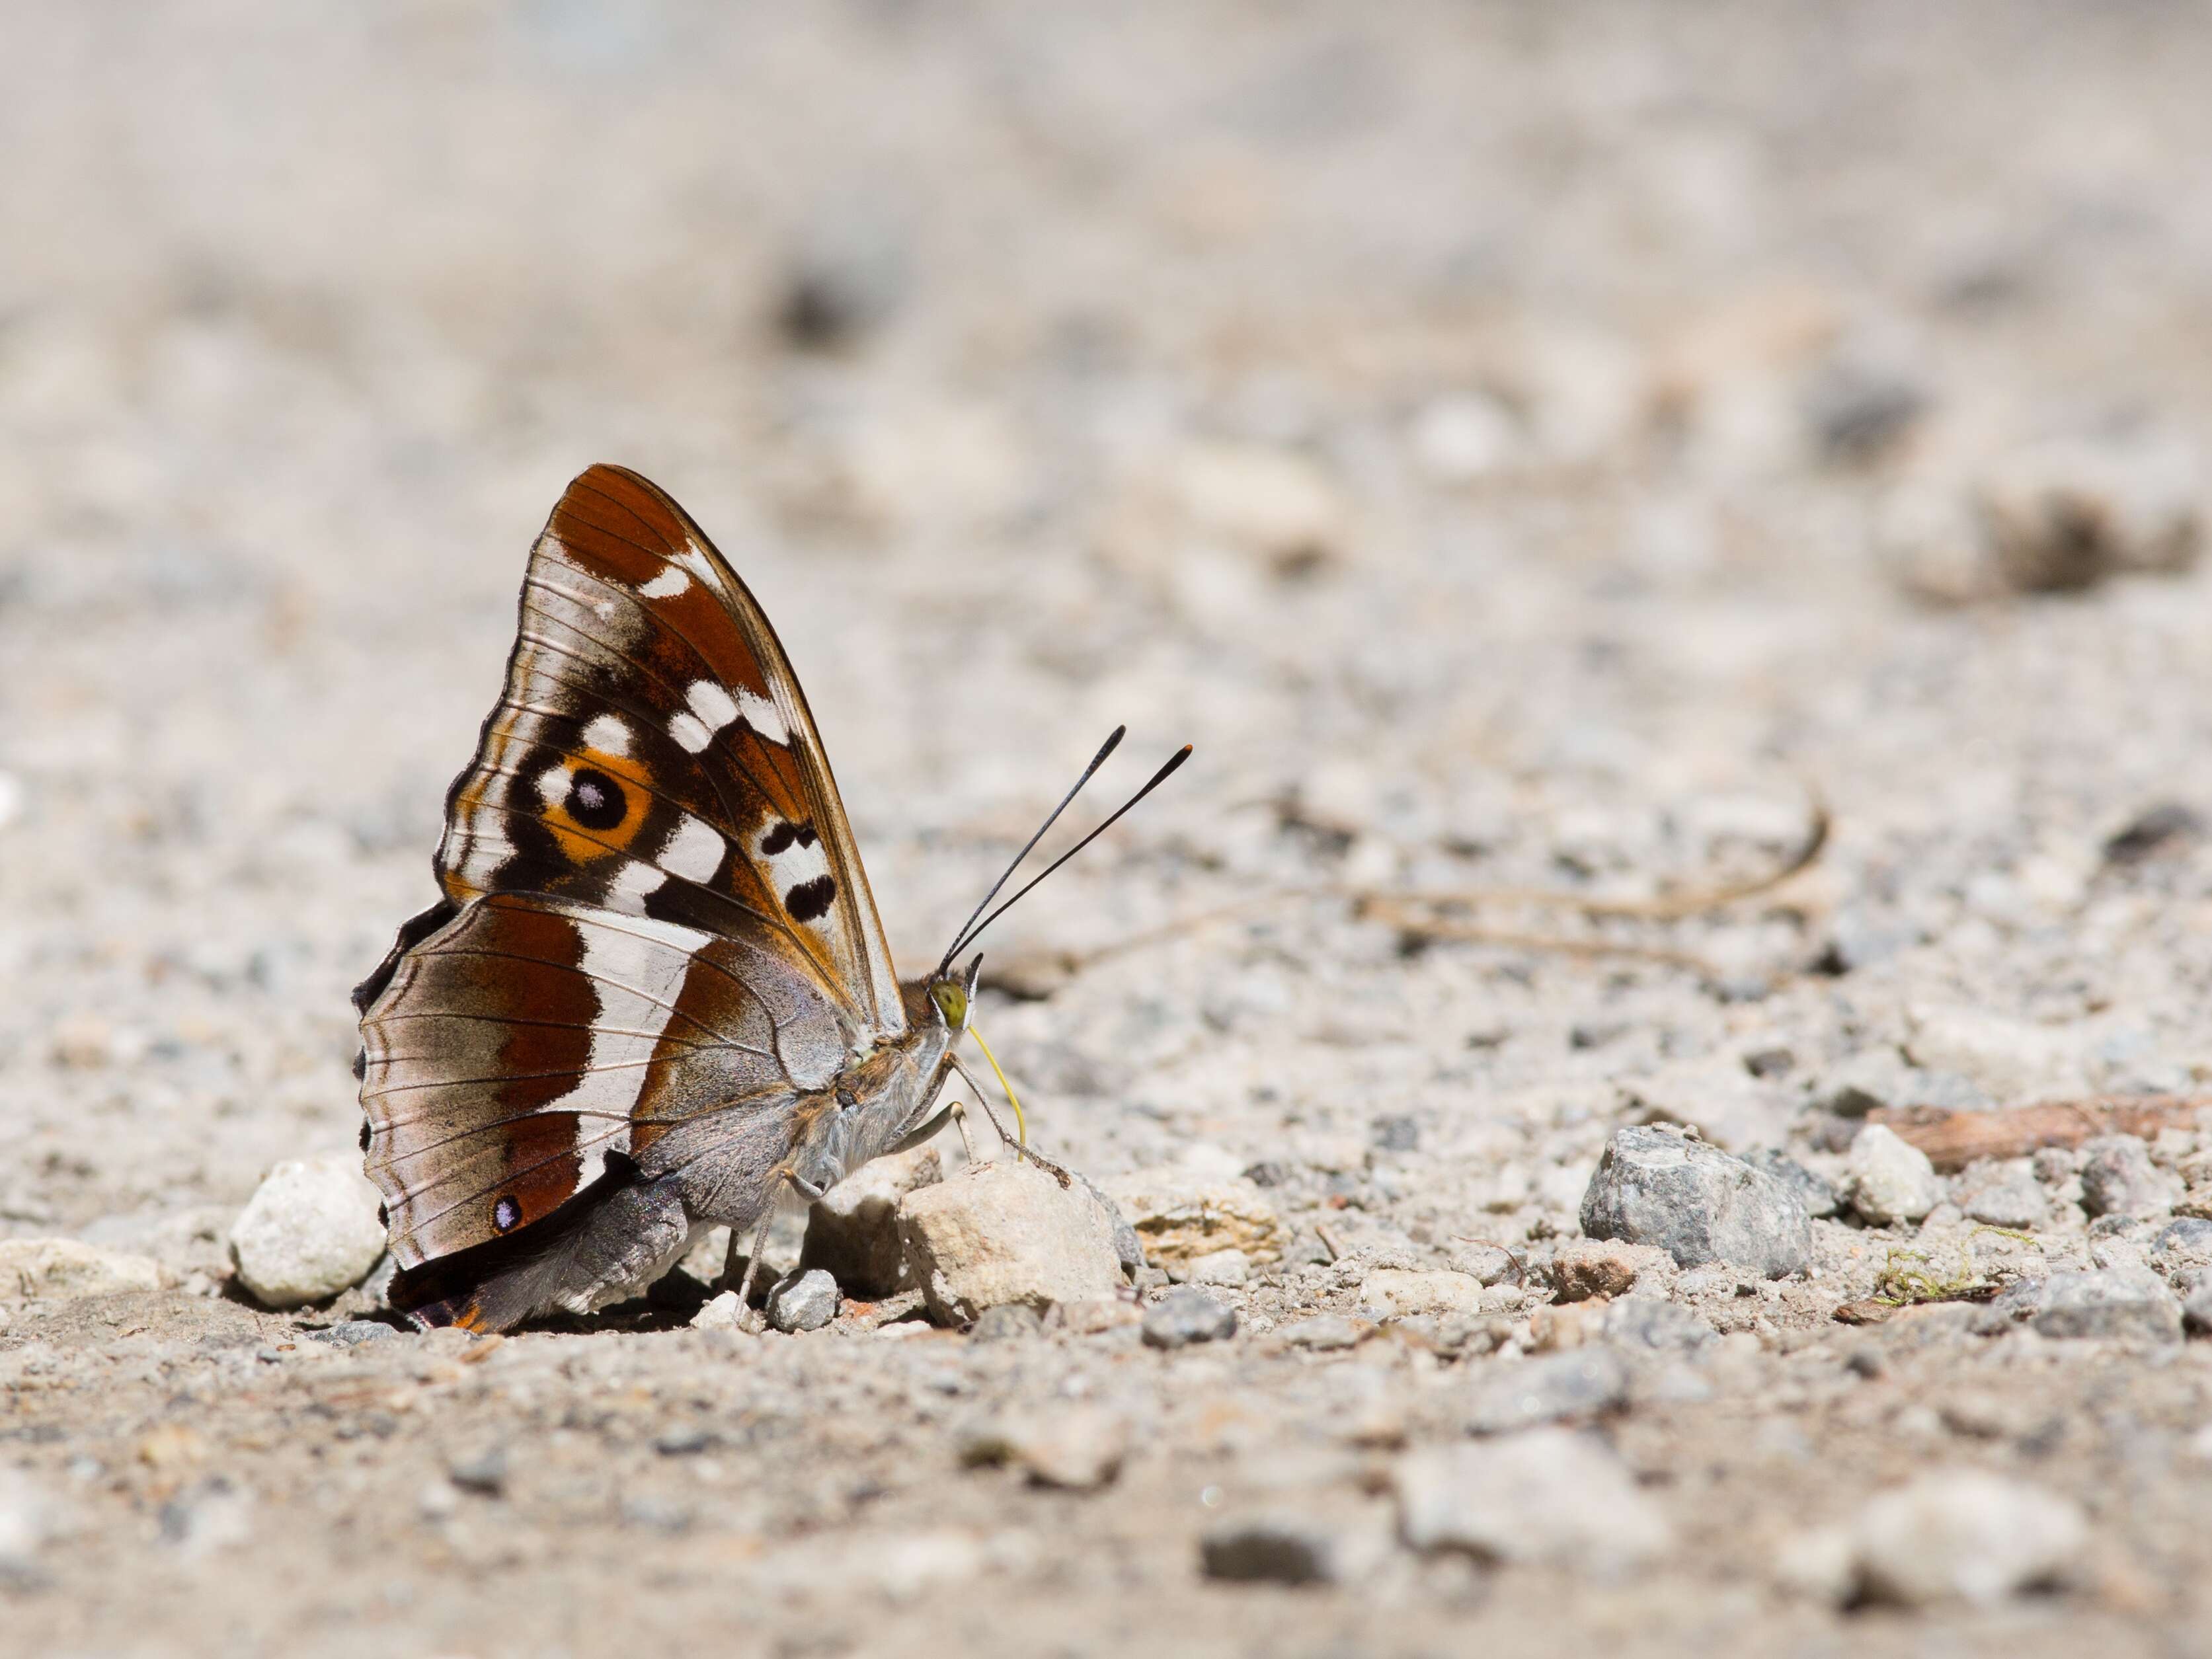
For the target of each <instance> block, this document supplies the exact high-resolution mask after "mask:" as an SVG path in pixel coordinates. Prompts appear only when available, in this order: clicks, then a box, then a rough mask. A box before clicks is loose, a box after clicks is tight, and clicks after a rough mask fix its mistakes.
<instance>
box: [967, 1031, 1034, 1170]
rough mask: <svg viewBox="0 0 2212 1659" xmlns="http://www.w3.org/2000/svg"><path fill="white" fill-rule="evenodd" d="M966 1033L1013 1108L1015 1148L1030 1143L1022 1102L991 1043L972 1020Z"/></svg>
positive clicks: (1008, 1103)
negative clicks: (984, 1037) (989, 1064)
mask: <svg viewBox="0 0 2212 1659" xmlns="http://www.w3.org/2000/svg"><path fill="white" fill-rule="evenodd" d="M968 1035H969V1036H971V1037H974V1038H975V1046H976V1047H977V1048H981V1050H982V1051H983V1058H984V1059H986V1060H989V1061H990V1062H991V1075H992V1076H994V1077H995V1078H997V1079H999V1087H1000V1088H1001V1089H1003V1090H1005V1091H1006V1104H1007V1105H1009V1106H1011V1107H1012V1108H1013V1109H1014V1146H1016V1148H1017V1149H1019V1148H1023V1147H1026V1146H1028V1145H1029V1144H1030V1126H1029V1125H1028V1124H1027V1123H1026V1122H1025V1121H1023V1118H1022V1103H1021V1102H1020V1101H1019V1100H1018V1099H1017V1098H1016V1097H1015V1095H1014V1085H1012V1084H1011V1083H1009V1082H1007V1081H1006V1072H1005V1071H1004V1070H1003V1069H1002V1068H1001V1067H1000V1065H999V1057H998V1055H996V1054H993V1053H992V1052H991V1045H990V1044H989V1043H987V1042H984V1041H983V1034H982V1033H981V1031H979V1030H976V1029H975V1022H974V1021H973V1020H970V1021H969V1024H968Z"/></svg>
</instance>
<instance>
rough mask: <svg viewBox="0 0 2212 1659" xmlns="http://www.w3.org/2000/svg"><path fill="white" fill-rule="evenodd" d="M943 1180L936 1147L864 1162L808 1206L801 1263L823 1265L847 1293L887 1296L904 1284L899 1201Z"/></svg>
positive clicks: (859, 1295) (903, 1255)
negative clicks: (909, 1194)
mask: <svg viewBox="0 0 2212 1659" xmlns="http://www.w3.org/2000/svg"><path fill="white" fill-rule="evenodd" d="M943 1179H944V1167H943V1165H942V1164H941V1163H940V1162H939V1158H938V1156H937V1149H936V1148H935V1147H934V1146H917V1147H915V1149H914V1150H913V1151H912V1152H900V1153H897V1154H896V1155H894V1156H892V1157H890V1158H877V1159H875V1160H874V1161H873V1162H872V1163H868V1164H862V1165H861V1166H860V1168H859V1169H857V1170H854V1171H853V1173H852V1174H850V1175H848V1176H846V1177H845V1178H844V1179H843V1180H842V1181H841V1182H838V1183H837V1184H836V1186H834V1187H832V1188H830V1189H829V1191H828V1192H826V1193H824V1194H822V1196H821V1197H820V1198H818V1199H817V1200H815V1201H814V1202H813V1204H811V1206H808V1209H807V1212H806V1242H805V1244H803V1245H802V1246H801V1247H800V1249H799V1266H800V1267H802V1268H805V1267H819V1268H821V1269H822V1270H823V1272H824V1273H828V1274H829V1275H830V1277H832V1278H833V1279H836V1281H837V1283H838V1285H840V1286H841V1287H842V1289H843V1290H844V1291H846V1293H847V1294H848V1295H851V1296H856V1297H870V1298H873V1297H886V1296H892V1295H896V1293H897V1292H898V1291H902V1290H904V1289H906V1288H908V1286H907V1283H906V1253H905V1247H904V1246H903V1245H902V1244H901V1243H900V1242H899V1229H898V1212H899V1204H900V1202H901V1201H902V1200H903V1199H904V1198H905V1197H906V1195H907V1194H908V1193H911V1192H915V1191H918V1190H920V1189H921V1188H924V1187H930V1186H934V1185H936V1184H937V1182H939V1181H941V1180H943Z"/></svg>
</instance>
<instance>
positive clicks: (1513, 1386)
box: [1467, 1344, 1628, 1434]
mask: <svg viewBox="0 0 2212 1659" xmlns="http://www.w3.org/2000/svg"><path fill="white" fill-rule="evenodd" d="M1627 1399H1628V1367H1627V1366H1626V1365H1625V1364H1622V1363H1621V1359H1620V1355H1619V1354H1617V1353H1615V1352H1613V1350H1612V1349H1610V1348H1607V1347H1605V1346H1597V1345H1589V1344H1586V1345H1584V1346H1581V1347H1578V1348H1571V1349H1569V1350H1567V1351H1566V1352H1561V1353H1550V1354H1541V1355H1539V1356H1538V1357H1537V1358H1534V1359H1528V1360H1524V1361H1522V1363H1521V1364H1514V1365H1505V1366H1501V1367H1500V1368H1498V1370H1496V1371H1495V1372H1493V1373H1492V1374H1491V1375H1489V1376H1486V1377H1485V1378H1484V1380H1483V1381H1482V1382H1481V1383H1480V1384H1479V1385H1478V1386H1477V1388H1476V1389H1475V1391H1474V1401H1473V1402H1472V1404H1471V1405H1470V1406H1469V1407H1468V1418H1467V1426H1468V1431H1469V1432H1471V1433H1474V1434H1508V1433H1510V1432H1512V1431H1514V1430H1516V1429H1530V1428H1535V1427H1537V1426H1539V1425H1542V1424H1546V1423H1556V1422H1559V1421H1560V1420H1562V1419H1567V1418H1586V1417H1595V1416H1598V1415H1600V1414H1601V1413H1606V1412H1610V1411H1615V1410H1618V1409H1619V1408H1620V1407H1621V1406H1623V1405H1624V1404H1626V1401H1627Z"/></svg>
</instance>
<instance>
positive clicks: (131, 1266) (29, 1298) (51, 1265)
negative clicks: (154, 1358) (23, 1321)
mask: <svg viewBox="0 0 2212 1659" xmlns="http://www.w3.org/2000/svg"><path fill="white" fill-rule="evenodd" d="M159 1289H161V1264H160V1263H159V1262H157V1261H155V1260H153V1258H152V1257H150V1256H143V1255H124V1254H122V1253H121V1252H120V1251H116V1250H104V1249H100V1247H99V1246H98V1245H96V1244H84V1243H79V1242H78V1241H77V1240H76V1239H74V1238H11V1239H9V1240H7V1241H6V1242H4V1243H0V1301H9V1302H67V1301H72V1300H74V1299H76V1297H85V1296H113V1295H116V1294H117V1293H118V1292H120V1291H158V1290H159Z"/></svg>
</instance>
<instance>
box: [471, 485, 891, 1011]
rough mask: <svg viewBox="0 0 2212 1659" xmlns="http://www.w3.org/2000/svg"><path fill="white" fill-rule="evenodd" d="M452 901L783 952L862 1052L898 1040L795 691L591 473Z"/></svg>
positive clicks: (533, 587)
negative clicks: (544, 903) (782, 946)
mask: <svg viewBox="0 0 2212 1659" xmlns="http://www.w3.org/2000/svg"><path fill="white" fill-rule="evenodd" d="M438 868H439V876H440V879H441V883H442V884H443V886H444V888H445V890H446V894H447V899H448V900H449V901H450V902H453V904H455V905H457V906H458V905H460V904H465V903H466V902H468V901H469V900H470V899H471V898H474V897H477V896H481V895H483V894H486V893H501V892H507V893H513V892H530V893H543V894H546V895H549V896H556V897H560V898H564V899H568V900H572V901H574V902H579V903H583V904H588V905H592V906H597V907H601V908H607V909H611V910H615V911H617V912H621V913H623V914H627V915H638V916H643V917H647V918H650V919H653V920H658V921H668V922H671V923H674V924H676V925H678V926H681V927H690V928H695V929H698V930H700V931H702V932H705V933H714V934H720V935H729V936H738V935H746V934H750V933H754V932H755V931H757V930H759V929H763V928H765V929H767V930H769V931H770V932H772V933H776V934H778V935H780V936H781V938H782V939H784V940H787V942H788V943H789V945H791V946H792V947H793V951H795V953H796V956H797V957H798V959H799V960H800V961H802V962H804V963H806V964H807V965H808V966H810V967H811V969H812V970H813V971H814V973H815V974H816V975H817V977H818V978H819V979H820V981H822V983H823V986H824V987H825V988H826V989H827V990H828V991H829V994H830V995H831V996H832V997H833V998H835V1000H836V1001H837V1002H838V1003H839V1004H841V1005H842V1006H843V1007H844V1008H845V1009H846V1010H847V1011H848V1013H849V1014H850V1016H851V1018H852V1023H853V1024H854V1026H855V1027H856V1028H857V1030H856V1032H855V1035H856V1036H860V1037H861V1038H862V1039H863V1040H864V1041H866V1040H873V1039H878V1038H883V1037H888V1036H896V1034H897V1033H898V1032H899V1031H900V1030H902V1028H903V1025H904V1014H903V1012H902V1006H901V1002H900V998H899V993H898V986H897V981H896V977H895V975H894V974H893V971H892V968H891V961H890V950H889V948H888V947H887V946H886V945H885V943H884V936H883V927H882V924H881V923H880V922H879V921H878V919H877V916H876V909H875V902H874V899H873V897H872V896H871V894H870V893H869V890H868V883H867V877H866V873H865V872H863V871H862V869H861V866H860V856H859V854H858V852H857V850H856V849H855V848H854V843H853V837H852V831H851V829H850V827H849V826H848V823H847V822H846V818H845V812H844V808H843V806H842V804H841V803H840V801H839V799H838V795H837V787H836V781H835V780H834V779H833V778H832V776H831V775H830V771H829V762H828V760H827V759H826V758H825V757H824V756H823V752H822V745H821V741H820V738H818V737H817V734H816V732H815V730H814V722H813V719H812V716H811V714H809V712H808V710H807V707H806V699H805V694H804V693H803V692H801V690H799V682H798V680H797V678H795V677H794V676H793V672H792V670H791V665H790V663H789V662H788V660H787V659H786V658H785V656H784V653H783V649H782V647H781V645H780V644H779V643H778V642H777V640H776V638H775V632H774V630H773V629H770V627H769V623H768V620H767V618H766V617H764V616H763V614H762V612H761V610H760V607H759V605H758V604H757V603H756V602H755V600H754V599H753V597H752V595H751V594H750V592H748V591H747V590H746V588H745V587H744V584H743V583H742V582H740V581H739V580H738V578H737V576H736V575H735V574H733V573H732V571H731V570H730V568H729V567H728V566H727V565H726V563H725V562H723V561H722V558H721V556H720V555H719V554H718V553H716V552H715V550H714V548H713V546H712V545H711V544H709V543H708V540H707V538H706V537H705V536H704V534H702V532H700V531H699V529H698V528H697V526H695V525H693V524H692V523H691V521H690V519H689V518H687V517H686V516H685V515H684V512H683V510H682V509H681V508H680V507H678V506H677V505H676V504H675V503H674V502H673V501H670V500H669V499H668V497H667V496H666V495H663V494H662V493H661V492H660V491H659V489H656V488H655V487H654V486H653V485H652V484H651V483H647V481H646V480H644V479H643V478H641V477H638V476H637V475H636V474H635V473H632V472H628V471H623V470H622V469H621V468H618V467H611V466H595V467H593V468H592V469H591V470H590V471H587V472H586V473H584V474H583V475H582V476H581V477H578V478H577V479H576V480H575V482H574V483H572V484H570V485H569V486H568V491H567V493H566V494H565V495H562V499H561V502H560V505H559V506H558V507H556V508H555V509H554V512H553V516H552V519H551V520H550V522H549V523H548V524H547V526H546V528H545V532H544V535H543V536H541V537H540V538H538V545H537V547H536V549H535V550H534V551H533V552H532V556H531V562H530V569H529V574H528V576H527V578H526V581H525V583H524V587H523V595H522V609H521V620H520V628H519V629H518V632H517V636H516V640H515V645H514V651H513V655H512V657H511V658H510V659H509V661H508V665H507V685H506V689H505V690H504V692H503V693H502V695H501V699H500V702H499V703H498V706H497V707H496V708H494V709H493V711H492V713H491V715H490V717H489V719H488V720H486V721H485V723H484V727H483V736H482V738H481V740H480V742H479V744H478V748H477V757H476V760H475V763H473V764H472V765H471V767H470V768H469V769H468V770H467V771H466V772H465V773H463V774H462V775H461V776H460V777H459V779H458V780H456V781H455V783H454V787H453V793H452V794H451V796H450V797H449V798H448V800H447V821H446V832H445V836H444V839H443V841H442V842H441V843H440V847H439V855H438Z"/></svg>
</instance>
